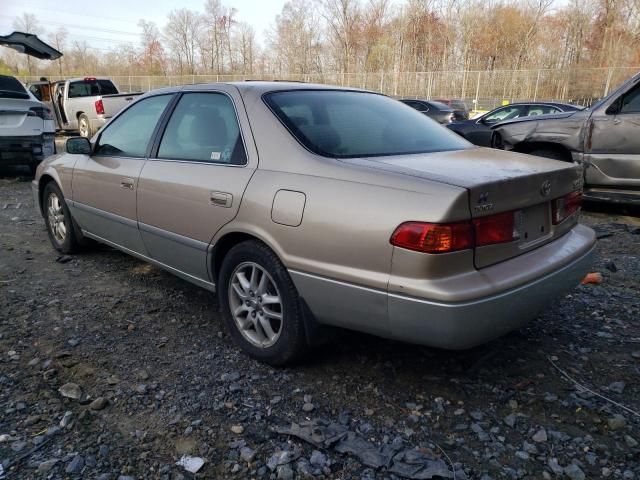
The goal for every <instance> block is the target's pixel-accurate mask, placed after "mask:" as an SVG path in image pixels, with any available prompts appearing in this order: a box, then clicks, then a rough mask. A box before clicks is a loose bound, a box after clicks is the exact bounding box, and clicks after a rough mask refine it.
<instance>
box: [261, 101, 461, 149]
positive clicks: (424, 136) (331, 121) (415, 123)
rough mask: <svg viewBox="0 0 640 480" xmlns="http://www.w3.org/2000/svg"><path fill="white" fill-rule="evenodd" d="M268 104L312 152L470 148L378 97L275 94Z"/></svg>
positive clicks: (413, 113) (437, 126)
mask: <svg viewBox="0 0 640 480" xmlns="http://www.w3.org/2000/svg"><path fill="white" fill-rule="evenodd" d="M264 99H265V102H266V103H267V105H268V106H269V107H270V108H271V110H273V112H274V113H275V114H276V116H277V117H278V118H279V119H280V121H281V122H282V123H283V124H284V125H285V126H286V127H287V128H288V129H289V131H290V132H291V133H292V134H293V136H294V137H295V138H296V139H297V140H298V141H299V142H300V143H301V144H302V145H304V146H305V147H306V148H307V149H309V150H311V151H312V152H314V153H317V154H319V155H323V156H326V157H334V158H357V157H375V156H385V155H406V154H412V153H426V152H440V151H446V150H462V149H465V148H469V147H470V146H471V145H470V144H469V143H468V142H467V141H466V140H464V139H462V138H461V137H459V136H458V135H457V134H455V133H453V132H452V131H450V130H448V129H447V128H445V127H442V126H441V125H440V124H438V123H437V122H435V121H433V120H431V119H430V118H429V117H427V116H425V115H423V114H421V113H420V112H418V111H416V110H414V109H413V108H411V107H409V106H407V105H405V104H403V103H402V102H398V101H397V100H393V99H391V98H389V97H385V96H383V95H379V94H375V93H366V92H353V91H346V90H293V91H285V92H273V93H269V94H266V95H265V96H264Z"/></svg>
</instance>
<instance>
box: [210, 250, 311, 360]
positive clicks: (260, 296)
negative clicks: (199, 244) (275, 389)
mask: <svg viewBox="0 0 640 480" xmlns="http://www.w3.org/2000/svg"><path fill="white" fill-rule="evenodd" d="M218 280H219V281H218V300H219V303H220V306H221V308H222V314H223V317H224V321H225V323H226V325H227V328H228V330H229V332H230V334H231V336H232V337H233V339H234V341H235V342H236V344H237V345H238V346H239V347H240V348H241V349H242V350H243V351H244V352H245V353H247V354H248V355H249V356H250V357H252V358H255V359H256V360H259V361H261V362H265V363H268V364H270V365H274V366H279V365H284V364H286V363H290V362H292V361H293V360H295V359H297V358H299V357H300V356H301V355H302V354H303V353H304V352H305V350H306V349H307V348H308V344H307V339H306V335H305V324H304V315H303V310H302V308H301V302H300V298H299V296H298V292H297V291H296V288H295V286H294V284H293V282H292V280H291V277H290V276H289V273H288V272H287V270H286V269H285V267H284V265H282V263H281V262H280V260H279V259H278V257H277V256H276V255H275V253H274V252H273V251H272V250H271V249H270V248H268V247H267V246H266V245H264V244H263V243H261V242H259V241H255V240H250V241H246V242H242V243H240V244H238V245H236V246H235V247H233V248H232V249H231V250H230V251H229V252H228V253H227V255H226V256H225V258H224V260H223V262H222V268H221V270H220V275H219V279H218Z"/></svg>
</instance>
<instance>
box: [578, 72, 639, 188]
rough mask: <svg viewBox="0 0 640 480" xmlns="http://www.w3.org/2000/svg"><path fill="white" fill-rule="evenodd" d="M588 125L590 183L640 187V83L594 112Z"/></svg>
mask: <svg viewBox="0 0 640 480" xmlns="http://www.w3.org/2000/svg"><path fill="white" fill-rule="evenodd" d="M590 122H591V123H590V124H589V125H588V127H587V135H586V137H587V138H586V141H585V143H586V144H585V154H586V155H585V160H586V161H587V162H588V163H589V164H590V165H589V168H587V170H586V174H585V176H586V178H585V179H586V182H587V183H588V184H589V185H591V186H603V187H607V186H609V187H615V188H621V189H630V190H637V189H640V82H637V83H636V84H635V85H634V86H632V87H631V88H630V89H629V90H627V91H626V92H624V93H623V94H621V95H620V96H619V97H618V98H617V99H615V101H614V102H613V103H612V104H610V105H603V106H602V107H601V108H599V109H597V110H596V111H594V112H593V114H592V116H591V119H590Z"/></svg>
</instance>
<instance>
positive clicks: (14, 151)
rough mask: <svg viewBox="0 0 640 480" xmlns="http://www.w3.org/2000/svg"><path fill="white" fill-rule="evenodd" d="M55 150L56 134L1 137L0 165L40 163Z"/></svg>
mask: <svg viewBox="0 0 640 480" xmlns="http://www.w3.org/2000/svg"><path fill="white" fill-rule="evenodd" d="M54 149H55V134H53V133H45V134H42V135H34V136H19V137H0V163H2V164H3V165H27V164H34V163H39V162H40V161H42V160H44V159H45V158H47V157H48V156H50V155H53V153H54Z"/></svg>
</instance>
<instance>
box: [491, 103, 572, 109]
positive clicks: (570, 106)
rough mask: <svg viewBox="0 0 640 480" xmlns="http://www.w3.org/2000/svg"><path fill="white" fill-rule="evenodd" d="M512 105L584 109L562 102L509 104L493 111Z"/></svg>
mask: <svg viewBox="0 0 640 480" xmlns="http://www.w3.org/2000/svg"><path fill="white" fill-rule="evenodd" d="M512 105H551V106H552V107H565V108H571V109H573V110H582V109H583V108H584V107H581V106H579V105H572V104H571V103H564V102H513V103H509V104H508V105H500V106H499V107H496V108H494V109H493V110H497V109H498V108H502V107H510V106H512Z"/></svg>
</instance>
